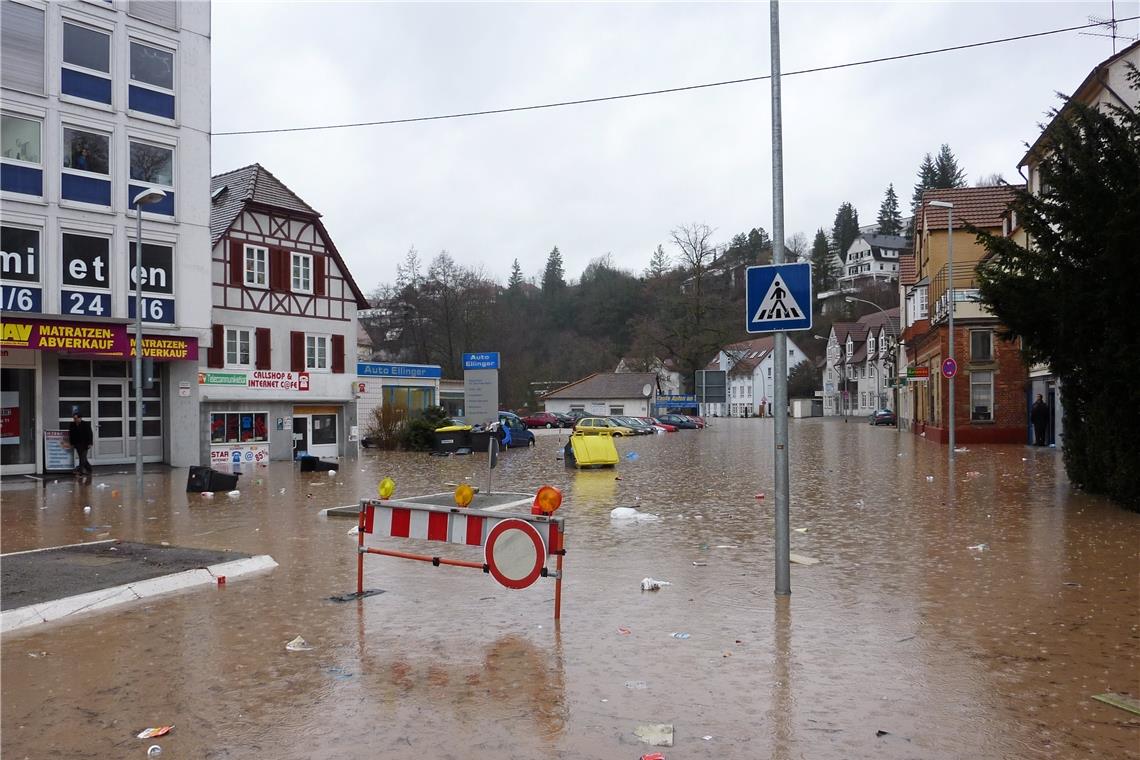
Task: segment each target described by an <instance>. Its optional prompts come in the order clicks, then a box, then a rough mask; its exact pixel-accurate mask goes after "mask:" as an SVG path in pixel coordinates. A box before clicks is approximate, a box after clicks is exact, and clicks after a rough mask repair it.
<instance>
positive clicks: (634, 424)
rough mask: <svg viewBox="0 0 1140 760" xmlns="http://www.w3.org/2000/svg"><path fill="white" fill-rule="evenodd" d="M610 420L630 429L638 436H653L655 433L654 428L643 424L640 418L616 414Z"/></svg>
mask: <svg viewBox="0 0 1140 760" xmlns="http://www.w3.org/2000/svg"><path fill="white" fill-rule="evenodd" d="M610 419H611V420H613V421H614V422H616V423H617V424H619V425H621V426H622V427H627V428H629V429H630V430H632V431H633V432H634V433H636V434H637V435H653V433H654V430H653V426H652V425H650V424H648V423H645V422H642V421H641V418H639V417H627V416H625V415H622V414H616V415H611V416H610Z"/></svg>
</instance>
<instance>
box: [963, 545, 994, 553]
mask: <svg viewBox="0 0 1140 760" xmlns="http://www.w3.org/2000/svg"><path fill="white" fill-rule="evenodd" d="M966 548H967V549H973V550H974V551H979V552H984V551H985V550H986V549H988V548H990V547H989V544H974V545H973V546H967V547H966Z"/></svg>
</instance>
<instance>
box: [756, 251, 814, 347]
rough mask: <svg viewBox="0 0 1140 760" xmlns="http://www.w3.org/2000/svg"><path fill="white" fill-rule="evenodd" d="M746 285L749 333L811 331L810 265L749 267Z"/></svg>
mask: <svg viewBox="0 0 1140 760" xmlns="http://www.w3.org/2000/svg"><path fill="white" fill-rule="evenodd" d="M746 285H747V287H746V292H745V296H746V297H745V303H746V304H747V312H746V314H745V316H744V319H745V326H746V328H747V330H748V332H750V333H768V332H779V331H789V332H791V331H797V330H810V329H811V324H812V313H811V306H812V293H811V264H809V263H806V262H803V263H795V264H770V265H768V266H757V267H748V271H747V280H746Z"/></svg>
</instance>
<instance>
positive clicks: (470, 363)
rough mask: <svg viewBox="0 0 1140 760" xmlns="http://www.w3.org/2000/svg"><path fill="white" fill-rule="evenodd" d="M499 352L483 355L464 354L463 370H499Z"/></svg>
mask: <svg viewBox="0 0 1140 760" xmlns="http://www.w3.org/2000/svg"><path fill="white" fill-rule="evenodd" d="M498 368H499V352H498V351H486V352H484V353H481V354H464V355H463V369H498Z"/></svg>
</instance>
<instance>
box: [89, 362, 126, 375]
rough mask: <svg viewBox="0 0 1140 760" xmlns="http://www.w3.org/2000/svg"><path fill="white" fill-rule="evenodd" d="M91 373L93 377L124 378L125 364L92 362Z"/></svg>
mask: <svg viewBox="0 0 1140 760" xmlns="http://www.w3.org/2000/svg"><path fill="white" fill-rule="evenodd" d="M91 371H92V374H94V375H95V377H126V376H127V362H93V363H92V366H91Z"/></svg>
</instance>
